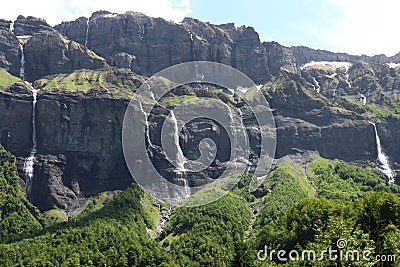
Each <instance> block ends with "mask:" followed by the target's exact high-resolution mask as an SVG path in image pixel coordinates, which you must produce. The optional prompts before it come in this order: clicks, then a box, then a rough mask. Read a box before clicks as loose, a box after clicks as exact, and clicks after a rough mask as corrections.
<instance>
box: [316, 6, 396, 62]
mask: <svg viewBox="0 0 400 267" xmlns="http://www.w3.org/2000/svg"><path fill="white" fill-rule="evenodd" d="M327 3H328V4H330V5H333V6H335V7H337V8H338V9H339V10H340V11H341V12H340V14H338V16H337V17H336V18H334V20H333V21H332V25H331V26H329V27H328V28H327V29H318V30H317V31H315V34H316V37H317V38H319V39H320V40H321V41H322V42H325V43H326V44H329V46H330V47H335V50H338V51H344V52H349V53H352V54H366V55H376V54H382V53H383V54H386V55H388V56H391V55H394V54H396V53H398V52H400V35H399V34H398V25H399V15H398V12H399V10H400V1H397V0H393V1H392V0H379V1H377V0H327Z"/></svg>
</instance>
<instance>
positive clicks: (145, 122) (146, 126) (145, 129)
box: [139, 102, 153, 147]
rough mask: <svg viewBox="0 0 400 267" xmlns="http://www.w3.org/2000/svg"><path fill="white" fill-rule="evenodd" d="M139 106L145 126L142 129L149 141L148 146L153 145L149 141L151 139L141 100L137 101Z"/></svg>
mask: <svg viewBox="0 0 400 267" xmlns="http://www.w3.org/2000/svg"><path fill="white" fill-rule="evenodd" d="M139 107H140V112H142V114H143V117H144V126H145V128H144V131H145V133H146V138H147V140H148V142H149V146H150V147H153V144H152V143H151V139H150V126H149V122H148V121H147V119H146V118H147V116H146V113H145V112H144V109H143V105H142V102H139Z"/></svg>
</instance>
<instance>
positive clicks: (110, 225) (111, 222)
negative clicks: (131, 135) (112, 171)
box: [0, 185, 176, 266]
mask: <svg viewBox="0 0 400 267" xmlns="http://www.w3.org/2000/svg"><path fill="white" fill-rule="evenodd" d="M142 197H143V191H141V189H139V187H138V186H136V185H134V186H132V187H131V188H129V189H127V190H125V191H124V192H122V193H121V194H119V195H118V196H117V197H115V198H114V199H112V200H111V201H110V202H108V203H107V204H106V205H105V206H104V207H103V208H102V209H101V210H99V211H96V212H93V213H91V214H89V215H87V216H85V217H82V218H81V219H79V218H77V219H74V220H72V221H71V222H68V223H62V224H59V225H57V226H56V227H52V228H48V229H46V231H44V232H43V233H42V234H41V235H39V236H36V237H34V236H33V237H30V238H26V239H24V240H22V241H19V242H13V243H9V244H4V245H0V265H1V266H12V265H18V266H176V265H174V264H173V263H172V261H171V259H170V256H169V255H168V254H167V253H166V252H165V251H164V250H163V249H162V248H161V246H159V244H157V243H156V242H155V241H154V240H152V239H151V238H150V237H149V236H148V234H147V232H146V227H147V225H148V224H150V219H149V218H148V217H147V216H146V213H145V212H144V210H143V208H142V206H141V205H140V199H141V198H142Z"/></svg>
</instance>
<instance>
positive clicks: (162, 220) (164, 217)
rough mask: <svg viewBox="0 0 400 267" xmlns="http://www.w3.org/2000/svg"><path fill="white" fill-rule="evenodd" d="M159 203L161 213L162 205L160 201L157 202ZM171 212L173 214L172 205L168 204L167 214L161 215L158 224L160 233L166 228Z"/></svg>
mask: <svg viewBox="0 0 400 267" xmlns="http://www.w3.org/2000/svg"><path fill="white" fill-rule="evenodd" d="M157 205H158V210H159V212H160V214H161V205H160V203H157ZM171 214H172V206H170V205H168V209H167V212H166V214H164V215H161V218H160V223H159V224H158V226H157V229H158V231H159V232H160V233H161V232H162V231H163V230H164V228H165V226H166V224H167V221H168V219H169V217H170V216H171Z"/></svg>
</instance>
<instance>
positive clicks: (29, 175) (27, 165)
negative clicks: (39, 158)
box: [24, 88, 39, 199]
mask: <svg viewBox="0 0 400 267" xmlns="http://www.w3.org/2000/svg"><path fill="white" fill-rule="evenodd" d="M38 91H39V90H36V89H33V88H32V95H33V101H32V144H33V146H32V150H31V153H30V155H29V157H28V158H26V159H25V162H24V174H25V177H26V182H25V183H26V195H27V198H28V199H29V198H30V193H31V188H32V179H33V175H34V169H33V165H34V161H35V154H36V152H37V151H36V148H37V141H36V103H37V92H38Z"/></svg>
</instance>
